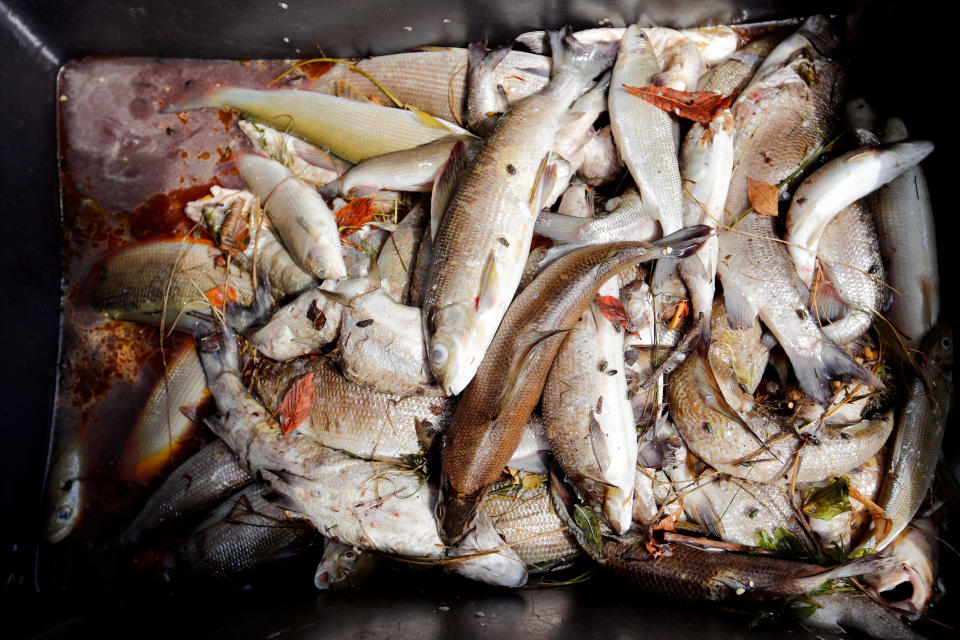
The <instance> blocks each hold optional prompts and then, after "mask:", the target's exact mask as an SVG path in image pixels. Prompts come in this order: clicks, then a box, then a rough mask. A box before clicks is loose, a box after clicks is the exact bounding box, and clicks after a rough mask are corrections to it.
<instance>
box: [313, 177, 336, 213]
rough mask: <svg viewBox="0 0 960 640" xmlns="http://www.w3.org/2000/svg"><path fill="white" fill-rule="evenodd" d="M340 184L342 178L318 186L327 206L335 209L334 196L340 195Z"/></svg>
mask: <svg viewBox="0 0 960 640" xmlns="http://www.w3.org/2000/svg"><path fill="white" fill-rule="evenodd" d="M340 185H341V180H340V179H339V178H338V179H336V180H334V181H332V182H328V183H327V184H325V185H323V186H322V187H318V188H317V193H319V194H320V197H321V198H323V201H324V202H326V203H327V206H328V207H330V208H331V209H333V200H334V198H336V197H337V196H339V195H340Z"/></svg>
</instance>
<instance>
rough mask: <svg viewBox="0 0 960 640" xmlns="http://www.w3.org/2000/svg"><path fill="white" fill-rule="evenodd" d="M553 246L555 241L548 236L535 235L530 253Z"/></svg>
mask: <svg viewBox="0 0 960 640" xmlns="http://www.w3.org/2000/svg"><path fill="white" fill-rule="evenodd" d="M552 244H553V240H551V239H550V238H548V237H546V236H539V235H537V234H534V235H533V240H532V241H531V242H530V251H533V250H534V249H539V248H540V247H546V246H549V245H552Z"/></svg>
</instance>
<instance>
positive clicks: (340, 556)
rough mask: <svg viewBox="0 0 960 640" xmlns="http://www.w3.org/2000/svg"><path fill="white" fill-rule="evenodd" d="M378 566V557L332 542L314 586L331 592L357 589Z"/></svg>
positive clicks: (318, 567)
mask: <svg viewBox="0 0 960 640" xmlns="http://www.w3.org/2000/svg"><path fill="white" fill-rule="evenodd" d="M377 564H379V557H378V556H377V555H375V554H373V553H369V552H366V551H363V550H361V549H358V548H356V547H354V546H352V545H349V544H346V543H343V542H333V541H331V542H330V543H328V544H327V548H326V550H325V551H324V553H323V559H322V560H321V561H320V564H319V565H317V572H316V574H315V575H314V578H313V582H314V586H316V588H317V589H320V590H328V589H329V590H330V591H337V590H339V589H345V588H348V587H355V586H357V585H358V584H360V582H362V581H363V579H364V578H366V577H367V576H368V575H370V573H371V572H372V571H373V569H374V568H375V567H376V566H377Z"/></svg>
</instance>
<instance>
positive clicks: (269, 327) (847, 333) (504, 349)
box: [43, 16, 955, 638]
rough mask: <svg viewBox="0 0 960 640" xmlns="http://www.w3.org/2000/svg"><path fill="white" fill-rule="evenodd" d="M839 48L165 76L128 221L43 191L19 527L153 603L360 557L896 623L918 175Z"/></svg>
mask: <svg viewBox="0 0 960 640" xmlns="http://www.w3.org/2000/svg"><path fill="white" fill-rule="evenodd" d="M842 28H843V27H842V21H839V20H830V19H828V18H826V17H823V16H813V17H811V18H808V19H806V20H804V21H802V22H801V21H798V20H786V21H780V22H773V23H762V24H757V25H737V26H735V27H726V26H719V27H718V26H714V27H694V28H688V29H669V28H661V27H657V28H648V27H646V26H645V25H643V24H632V25H628V26H627V27H625V28H622V29H614V28H599V29H588V30H585V31H578V32H573V31H572V30H571V29H569V28H565V29H563V30H560V31H552V32H536V31H535V32H530V33H526V34H522V35H521V36H520V37H518V38H517V40H516V41H515V43H514V44H509V43H507V44H501V43H490V44H491V45H493V46H490V47H489V48H488V47H487V43H485V44H483V45H481V44H479V43H474V44H471V45H470V47H469V48H466V49H460V48H437V47H426V48H423V49H421V50H418V51H412V52H408V53H399V54H393V55H388V56H374V57H370V58H367V59H364V60H362V61H354V62H350V61H343V60H337V59H332V58H324V59H322V60H321V61H320V62H317V61H313V62H307V63H303V64H299V65H296V66H295V67H294V68H293V69H286V71H285V67H284V66H283V65H282V64H281V63H279V62H277V63H266V62H264V63H263V64H262V65H259V66H258V65H248V66H238V69H239V70H237V71H236V72H235V73H234V76H233V79H232V80H231V81H230V82H221V81H219V80H217V79H216V78H213V77H211V78H210V79H205V80H204V81H202V82H196V83H193V82H188V83H186V86H184V87H183V88H178V89H177V91H174V92H173V93H172V94H171V95H170V96H169V98H168V99H165V101H164V106H163V108H159V107H158V108H156V112H155V113H154V112H153V111H151V112H150V113H149V114H147V115H146V116H145V122H147V123H148V124H149V125H151V126H152V125H154V124H155V125H157V127H156V128H157V130H158V131H161V132H162V131H175V130H174V129H172V125H173V124H175V123H177V122H179V123H181V124H184V125H185V124H186V123H188V122H189V123H191V124H190V126H191V127H197V128H196V129H193V130H195V131H197V132H198V133H196V136H197V139H198V140H202V142H201V143H200V144H204V145H211V149H213V148H214V147H217V145H220V150H219V152H218V153H219V155H218V157H219V158H221V159H222V160H221V162H220V163H218V164H217V166H216V168H215V169H209V168H208V171H214V173H211V174H210V175H206V176H205V178H204V180H202V181H201V180H198V181H197V182H198V184H200V185H202V186H200V187H197V188H191V189H185V190H184V194H183V197H182V200H183V201H182V202H181V201H179V200H178V201H177V202H176V204H171V205H170V207H169V208H168V210H167V211H166V213H165V215H166V216H167V218H163V220H153V219H151V220H150V222H151V223H152V224H154V225H155V226H156V228H154V227H151V226H149V225H146V224H145V223H144V221H143V217H144V215H143V214H142V213H140V214H132V215H129V216H127V215H120V214H119V213H118V212H114V211H113V210H112V209H111V207H110V206H105V205H101V204H98V203H96V202H95V201H94V200H93V199H92V197H91V198H88V199H87V200H84V201H83V204H82V205H77V204H76V203H73V201H72V200H69V199H65V203H66V204H65V211H64V217H65V220H66V221H67V222H69V224H68V225H67V226H65V229H68V233H67V237H66V240H65V242H66V245H67V246H66V249H65V254H64V256H65V257H64V268H65V272H66V274H67V277H66V281H65V282H66V295H65V297H64V309H65V312H64V323H65V324H64V327H65V328H64V336H65V341H64V363H65V365H64V367H63V369H62V371H63V374H62V376H61V381H60V384H61V388H60V391H61V393H60V395H59V403H60V404H59V406H58V416H59V418H58V425H57V432H56V434H55V438H54V442H53V446H52V451H51V460H52V464H51V465H50V468H49V471H48V474H47V475H48V477H47V483H46V484H47V487H46V492H45V496H46V512H45V522H44V526H43V530H44V536H45V539H46V541H47V543H48V544H51V545H52V544H58V545H62V546H68V545H71V544H72V543H77V545H78V547H79V546H83V547H84V549H85V550H84V551H82V552H81V551H77V553H85V554H89V556H90V557H93V558H101V557H102V556H98V555H97V554H109V553H117V551H116V549H121V550H122V551H123V553H125V554H128V555H129V556H130V557H131V558H134V557H135V558H136V559H135V561H133V562H132V563H131V567H130V569H131V571H135V572H136V573H137V575H138V576H150V577H161V579H166V580H169V581H174V582H177V583H184V582H194V583H195V582H213V583H217V582H219V583H223V582H225V581H230V580H237V579H246V576H248V575H252V573H251V572H254V571H260V570H262V568H263V567H265V566H270V565H271V564H275V563H278V562H290V563H297V564H298V565H299V564H303V565H310V568H311V569H312V568H313V567H316V570H315V574H314V584H315V586H316V588H318V589H321V590H329V591H330V592H331V594H329V596H328V597H331V598H334V597H337V595H338V594H336V593H335V592H336V591H339V590H344V589H351V588H357V587H358V586H359V585H360V584H361V582H363V580H364V579H365V578H367V576H368V575H370V574H373V573H374V571H375V570H376V569H377V568H378V566H379V564H380V561H381V560H383V559H386V560H391V561H394V562H395V563H400V564H409V565H419V566H428V567H434V568H436V569H438V570H443V571H446V572H449V573H454V574H458V575H460V576H463V577H465V578H468V579H471V580H477V581H481V582H485V583H488V584H491V585H496V586H498V587H503V588H519V587H521V586H524V585H525V584H527V583H528V581H530V580H532V579H537V580H544V584H546V583H547V582H548V581H547V579H546V578H545V577H544V575H543V574H553V573H557V574H558V575H557V576H555V577H551V578H549V582H552V583H554V584H561V583H563V582H566V581H574V582H575V581H577V580H579V579H581V576H582V575H583V574H584V570H585V568H590V570H592V567H594V566H596V567H599V568H600V570H598V571H597V572H596V573H595V574H592V575H593V577H592V578H591V579H592V580H597V581H599V580H606V579H608V578H609V577H610V576H609V575H608V574H614V575H618V576H620V577H621V578H623V579H625V580H627V581H628V582H629V583H631V584H633V585H635V586H636V587H637V588H639V589H642V590H646V591H651V592H654V593H661V594H667V595H669V596H672V597H677V598H681V599H687V600H695V601H723V602H736V603H756V602H761V603H762V602H763V601H771V600H776V601H778V602H781V603H782V606H779V608H778V610H777V615H779V616H781V617H782V619H784V620H785V619H786V618H787V617H788V616H792V617H794V618H797V619H798V620H799V621H800V622H802V623H803V624H805V625H807V626H809V627H812V628H816V629H823V630H827V631H835V630H836V629H837V628H840V627H842V626H843V625H847V626H849V627H853V628H857V629H860V630H862V631H864V632H866V633H868V634H870V635H873V636H875V637H881V638H885V637H898V638H901V637H912V635H911V634H913V633H914V631H913V630H912V629H911V628H909V627H907V626H905V625H904V622H903V621H902V620H901V614H902V615H905V616H907V617H909V618H910V619H912V620H916V619H917V618H919V619H920V621H919V622H918V624H923V618H922V616H923V615H925V612H927V611H928V608H929V605H930V603H931V602H933V601H935V600H936V599H937V598H938V597H939V596H940V595H941V593H940V589H939V587H938V585H939V583H938V581H937V548H936V547H937V545H936V542H935V541H936V539H937V535H938V531H940V530H941V529H942V528H943V527H944V522H945V519H944V518H943V514H942V508H937V507H938V506H939V505H941V504H943V503H944V502H945V500H944V499H943V496H941V495H940V494H939V493H938V492H937V488H936V487H935V486H934V485H935V483H934V479H935V478H934V477H935V475H936V473H935V471H936V462H937V460H938V458H939V456H940V455H941V448H942V443H943V438H944V433H945V431H946V426H947V423H948V417H949V414H950V410H951V407H952V400H953V382H952V364H953V345H952V340H953V334H952V331H951V329H950V327H949V326H948V325H947V324H946V320H947V318H944V317H943V316H942V314H941V309H940V295H939V276H938V272H937V263H936V254H935V252H934V251H933V247H934V245H935V236H934V220H933V213H932V209H931V206H930V199H929V193H928V190H927V186H926V182H925V181H924V175H923V168H922V164H921V163H922V162H923V161H924V160H925V159H926V158H928V157H933V158H936V157H937V156H936V155H935V154H934V155H932V156H931V154H933V153H934V145H933V143H932V142H929V141H923V140H913V139H910V138H909V136H908V134H907V132H906V129H905V127H904V125H903V123H902V122H900V121H899V120H897V119H896V118H895V116H896V114H882V115H883V116H885V117H886V116H888V115H889V116H891V118H890V120H889V121H888V122H887V124H886V125H885V126H881V125H882V122H883V121H882V120H879V119H878V118H877V116H876V114H873V113H872V110H871V107H870V106H869V104H868V103H866V102H865V101H863V100H856V101H853V100H851V101H850V104H849V105H848V104H847V101H848V99H849V96H848V95H847V93H846V80H847V77H846V76H847V70H846V68H845V66H844V65H843V64H842V63H841V62H840V61H839V60H840V58H839V57H838V56H837V51H838V47H839V43H840V42H841V41H842V40H843V36H844V34H843V33H842V31H841V29H842ZM498 44H499V46H496V45H498ZM519 46H526V47H527V48H528V49H530V51H520V50H515V49H514V47H519ZM341 63H342V64H341ZM104 64H107V62H106V61H99V60H91V61H88V62H84V63H82V64H81V65H80V66H79V67H78V68H86V67H84V65H88V66H89V67H90V69H91V70H92V71H95V70H97V69H99V68H100V67H98V65H104ZM142 64H148V63H146V62H144V63H142ZM169 64H171V65H174V66H175V65H176V63H172V62H171V63H169ZM315 65H332V66H331V67H330V68H329V69H327V70H326V71H323V72H319V71H318V70H317V69H318V67H316V66H315ZM200 66H201V68H202V67H203V65H200ZM264 69H266V70H269V71H270V74H265V71H264ZM92 71H91V72H92ZM274 72H275V73H274ZM76 73H77V72H76V71H75V70H70V71H68V72H66V79H65V82H66V83H67V84H68V86H70V83H72V82H76V81H77V80H76V79H75V78H74V74H76ZM318 73H319V75H317V74H318ZM271 74H272V75H271ZM268 76H269V77H268ZM271 78H274V79H275V80H276V82H282V83H283V85H282V87H281V88H277V87H275V86H274V84H275V83H271V82H270V79H271ZM131 82H132V81H131ZM180 84H183V83H180ZM84 86H87V85H84ZM89 86H90V87H92V88H89V91H90V92H91V93H92V95H94V96H96V95H98V94H97V91H98V90H99V89H98V87H97V83H90V85H89ZM65 104H66V103H61V117H62V119H63V122H64V127H63V132H64V134H63V135H65V136H66V140H65V141H64V142H63V145H64V148H65V149H67V154H68V155H69V154H70V153H72V151H70V149H72V146H71V145H72V144H73V142H74V141H73V137H76V136H77V135H78V133H77V131H78V130H77V129H76V127H77V126H78V122H77V116H75V115H73V111H71V110H70V109H69V108H68V107H67V106H64V105H65ZM117 108H119V106H110V105H108V106H105V107H104V109H106V110H107V111H108V112H109V113H112V112H110V109H117ZM151 109H152V107H151ZM227 110H230V111H227ZM845 113H846V114H847V115H846V116H845V115H844V114H845ZM238 114H239V116H242V117H239V116H238ZM118 118H119V116H118ZM845 118H846V120H847V121H845ZM117 121H118V122H125V121H124V120H123V119H118V120H117ZM165 135H167V134H165ZM169 135H172V134H169ZM180 143H183V144H187V142H186V141H178V144H180ZM224 148H227V149H229V150H230V152H229V153H226V152H224V151H223V149H224ZM93 164H96V163H93ZM67 165H68V166H70V165H69V163H67ZM91 171H94V173H95V176H96V177H95V179H94V182H96V181H97V180H100V181H102V182H105V183H109V181H110V180H111V179H112V178H110V176H109V175H108V171H107V168H106V167H103V168H97V166H94V168H92V169H91ZM97 171H99V172H100V173H96V172H97ZM176 171H179V169H175V168H172V167H167V168H164V169H162V170H161V173H164V176H162V177H164V179H165V178H166V174H168V173H169V174H171V175H172V172H176ZM109 184H112V183H109ZM144 195H145V199H146V198H147V197H148V196H150V195H152V194H144ZM98 207H99V208H98ZM116 208H117V209H118V210H119V209H123V210H124V211H126V210H127V209H130V210H133V209H136V206H129V207H126V208H124V207H116ZM137 211H141V210H140V209H137ZM115 213H116V215H114V214H115ZM94 215H100V216H102V217H103V220H101V221H100V222H99V224H101V225H112V226H109V230H108V231H109V232H108V231H104V229H102V228H100V227H97V226H96V225H94V224H92V223H91V221H90V220H89V218H90V217H91V216H94ZM168 218H169V220H168ZM781 218H782V223H783V224H779V222H780V221H781ZM171 221H172V222H171ZM145 229H146V231H145ZM781 229H782V230H783V232H782V233H781ZM84 234H87V235H84ZM104 238H106V239H107V240H104ZM98 349H99V351H98ZM97 357H99V358H100V359H99V360H97V359H96V358H97ZM91 360H92V361H94V362H96V363H100V362H101V361H102V362H105V363H106V364H105V365H104V366H107V367H110V368H111V371H112V373H113V377H112V378H111V379H110V380H109V381H108V382H106V383H105V384H104V385H103V386H102V388H101V387H91V386H89V380H88V377H89V376H90V374H89V371H90V369H89V367H88V366H86V365H87V363H88V362H90V361H91ZM84 382H87V383H88V386H83V384H82V383H84ZM210 399H212V401H213V405H214V406H213V407H211V406H209V404H210V403H209V400H210ZM118 407H119V408H118ZM108 416H109V418H108ZM114 417H115V418H116V419H113V418H114ZM128 423H129V424H128ZM107 425H109V428H108V426H107ZM108 435H109V436H110V437H108ZM114 441H116V442H119V443H120V445H116V444H114ZM124 443H125V444H124ZM944 472H945V473H949V471H948V470H946V469H944ZM954 473H955V470H954ZM107 487H112V489H110V490H109V491H112V493H108V489H107ZM117 487H124V489H122V490H121V489H118V488H117ZM118 495H120V496H122V499H123V500H125V501H126V502H125V503H124V506H123V508H122V509H116V508H114V509H108V508H105V506H104V505H105V504H106V503H107V501H108V500H109V499H110V498H109V496H114V499H116V496H118ZM921 527H922V528H923V529H924V530H925V531H926V532H927V533H928V534H929V537H927V538H921V537H918V534H917V533H916V530H919V529H920V528H921ZM938 527H939V528H940V529H938ZM114 533H115V535H113V534H114ZM108 534H109V535H108ZM323 539H326V541H325V542H324V541H323ZM80 541H82V545H81V543H80ZM324 544H325V547H324V548H325V552H324V553H323V554H322V558H321V554H320V549H321V545H324ZM119 563H121V561H116V562H115V563H113V564H119ZM318 563H319V564H318ZM105 564H107V563H105ZM113 564H110V566H113ZM567 571H569V572H571V573H563V572H567ZM538 575H539V577H534V578H531V576H538ZM138 579H139V577H138ZM904 583H909V584H911V585H913V586H914V592H913V594H912V596H910V597H906V598H904V597H903V594H902V593H900V591H897V592H896V593H895V594H894V593H893V589H894V587H896V586H897V585H901V584H904ZM304 586H305V587H309V584H305V585H304ZM290 588H295V587H290ZM897 588H898V589H899V587H897ZM857 589H862V591H863V593H866V594H868V595H869V596H870V599H868V598H866V597H864V596H862V594H861V593H860V592H857V593H854V591H855V590H857ZM885 598H887V599H890V601H891V602H892V603H896V604H897V605H898V606H903V607H906V609H902V610H899V609H894V610H887V609H883V608H882V607H880V605H879V604H878V603H882V602H883V601H884V599H885ZM866 602H869V603H870V604H865V603H866ZM739 606H753V607H759V609H757V613H758V615H768V614H769V613H770V612H769V611H768V610H765V609H763V607H764V606H765V605H763V604H742V605H739ZM874 606H876V607H877V608H874ZM865 612H866V613H865ZM867 613H869V614H870V615H867ZM878 620H882V624H878V623H877V621H878ZM917 628H918V629H919V628H920V627H917Z"/></svg>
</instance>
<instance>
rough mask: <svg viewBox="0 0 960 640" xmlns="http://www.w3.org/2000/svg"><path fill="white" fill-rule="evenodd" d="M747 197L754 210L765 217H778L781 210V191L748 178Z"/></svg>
mask: <svg viewBox="0 0 960 640" xmlns="http://www.w3.org/2000/svg"><path fill="white" fill-rule="evenodd" d="M747 197H748V198H750V206H752V207H753V210H754V211H756V212H757V213H759V214H760V215H764V216H777V215H779V214H780V208H779V206H778V205H777V201H778V199H779V197H780V196H779V191H778V190H777V188H776V187H775V186H773V185H772V184H767V183H766V182H760V181H759V180H754V179H753V178H747Z"/></svg>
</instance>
